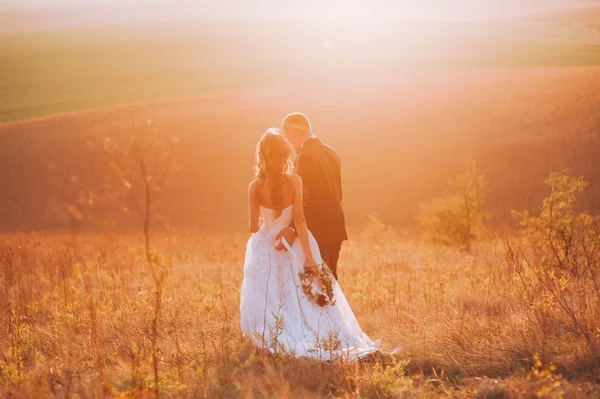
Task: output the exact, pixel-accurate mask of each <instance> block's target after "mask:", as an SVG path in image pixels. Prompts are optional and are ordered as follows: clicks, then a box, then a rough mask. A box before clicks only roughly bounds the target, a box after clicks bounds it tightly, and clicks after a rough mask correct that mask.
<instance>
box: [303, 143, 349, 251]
mask: <svg viewBox="0 0 600 399" xmlns="http://www.w3.org/2000/svg"><path fill="white" fill-rule="evenodd" d="M295 172H296V173H297V174H298V175H299V176H300V177H301V178H302V184H303V187H304V214H305V216H306V223H307V225H308V229H309V230H310V231H311V232H312V234H313V235H314V236H315V239H316V240H317V242H318V243H319V245H320V246H322V245H328V244H330V245H335V244H340V243H341V242H342V241H344V240H347V239H348V235H347V233H346V221H345V218H344V210H343V208H342V173H341V163H340V158H339V157H338V155H337V154H336V153H335V151H334V150H333V148H331V147H329V146H328V145H326V144H324V143H323V142H322V141H321V140H319V139H318V138H310V139H308V140H307V141H305V142H304V145H303V146H302V149H301V150H300V152H299V153H298V155H297V156H296V162H295Z"/></svg>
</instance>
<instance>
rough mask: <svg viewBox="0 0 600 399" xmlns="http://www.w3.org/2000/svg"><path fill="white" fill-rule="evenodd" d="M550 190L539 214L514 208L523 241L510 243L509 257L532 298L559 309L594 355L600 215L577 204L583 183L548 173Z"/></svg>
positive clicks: (599, 303)
mask: <svg viewBox="0 0 600 399" xmlns="http://www.w3.org/2000/svg"><path fill="white" fill-rule="evenodd" d="M546 184H548V186H550V189H551V193H550V195H549V196H548V197H547V198H545V199H544V200H543V202H542V205H541V207H540V213H539V215H537V216H531V215H529V213H527V212H523V213H517V212H515V213H514V214H515V216H516V217H518V218H520V219H521V221H520V225H521V226H522V227H524V229H525V237H526V240H525V244H522V245H519V246H516V247H514V246H513V245H511V243H510V242H508V251H507V260H508V262H509V264H510V265H511V266H512V267H513V269H514V270H515V272H516V273H517V274H518V275H519V277H520V280H521V282H522V284H523V285H524V287H525V289H526V290H527V293H528V295H529V297H530V300H531V301H532V302H545V303H546V304H548V305H547V306H546V308H547V310H548V311H554V310H555V309H556V311H558V312H561V313H562V314H563V315H564V316H566V317H567V318H568V320H569V321H570V324H571V325H572V327H573V329H574V331H576V333H577V334H578V335H579V336H581V337H582V338H584V339H585V341H586V343H587V345H588V348H589V350H590V351H591V352H592V354H593V355H594V356H595V357H597V356H598V354H599V353H598V342H597V340H598V334H597V332H598V331H600V229H599V226H600V218H599V217H598V216H592V215H590V214H589V213H588V212H585V211H581V212H578V211H577V210H576V209H575V202H576V196H577V194H579V193H581V192H583V191H584V190H585V188H586V187H587V185H588V184H587V182H586V181H585V180H584V179H583V178H581V177H580V178H571V177H569V174H568V171H567V170H562V171H561V172H558V173H552V174H551V175H550V177H549V179H548V180H547V181H546Z"/></svg>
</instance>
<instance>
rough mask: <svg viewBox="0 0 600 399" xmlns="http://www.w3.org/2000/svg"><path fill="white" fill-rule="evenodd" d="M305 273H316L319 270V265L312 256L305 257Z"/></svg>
mask: <svg viewBox="0 0 600 399" xmlns="http://www.w3.org/2000/svg"><path fill="white" fill-rule="evenodd" d="M304 271H305V272H306V273H309V274H312V275H317V274H318V272H319V265H318V264H317V262H316V261H315V259H314V258H313V257H310V258H308V259H306V266H305V267H304Z"/></svg>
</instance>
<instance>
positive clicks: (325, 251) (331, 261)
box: [319, 242, 342, 280]
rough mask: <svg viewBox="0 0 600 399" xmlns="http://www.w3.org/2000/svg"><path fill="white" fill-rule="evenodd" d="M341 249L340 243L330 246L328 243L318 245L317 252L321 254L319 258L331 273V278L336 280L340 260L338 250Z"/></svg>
mask: <svg viewBox="0 0 600 399" xmlns="http://www.w3.org/2000/svg"><path fill="white" fill-rule="evenodd" d="M341 249H342V243H341V242H340V243H337V244H330V243H322V244H319V251H320V252H321V258H323V260H324V261H325V263H327V266H329V269H331V272H332V273H333V277H335V279H336V280H337V279H338V275H337V264H338V259H339V258H340V250H341Z"/></svg>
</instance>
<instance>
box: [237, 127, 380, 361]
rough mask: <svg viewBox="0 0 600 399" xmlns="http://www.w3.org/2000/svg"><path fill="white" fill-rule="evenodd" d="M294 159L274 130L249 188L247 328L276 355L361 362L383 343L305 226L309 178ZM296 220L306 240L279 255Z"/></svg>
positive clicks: (243, 308)
mask: <svg viewBox="0 0 600 399" xmlns="http://www.w3.org/2000/svg"><path fill="white" fill-rule="evenodd" d="M291 157H292V153H291V148H290V145H289V144H288V142H287V141H286V139H285V138H284V137H283V136H281V135H280V134H279V133H278V132H277V130H276V129H269V130H268V131H267V132H266V133H265V134H264V135H263V137H262V138H261V139H260V141H259V143H258V145H257V148H256V165H255V172H256V175H255V180H254V181H252V182H251V183H250V186H249V188H248V202H249V218H250V230H251V231H252V233H253V234H252V237H250V239H249V240H248V244H247V248H246V259H245V262H244V281H243V283H242V293H241V304H240V312H241V328H242V331H243V332H244V334H245V335H246V336H247V337H248V338H249V339H250V341H251V342H252V343H253V344H254V345H256V346H257V347H259V348H263V349H267V350H269V351H271V352H273V353H285V354H288V355H291V356H296V357H307V358H311V359H317V360H334V359H345V360H348V361H356V360H359V359H361V358H363V357H365V356H367V355H369V354H371V353H374V352H377V351H378V350H379V346H380V343H379V341H375V342H373V341H371V340H370V339H369V337H368V336H367V335H366V334H365V333H363V332H362V330H361V329H360V326H359V324H358V321H357V320H356V317H355V316H354V313H353V312H352V309H351V308H350V305H349V304H348V301H347V300H346V297H345V296H344V293H343V292H342V290H341V289H340V287H339V285H338V283H337V281H336V280H335V279H333V277H332V276H330V274H329V272H328V270H329V269H328V268H327V267H326V266H324V265H322V263H323V262H322V259H321V255H320V253H319V247H318V245H317V242H316V241H315V239H314V237H313V236H312V234H311V233H310V232H309V231H308V228H307V226H306V220H305V218H304V206H303V194H302V179H301V178H300V176H298V175H296V174H293V173H292V169H293V165H292V160H291V159H292V158H291ZM292 222H294V224H295V227H296V230H297V233H298V237H299V239H298V240H295V242H294V244H293V245H292V246H290V245H289V244H288V243H287V242H283V244H284V245H285V246H286V248H287V249H288V251H284V252H282V251H277V250H276V249H275V247H276V246H277V245H278V244H279V242H278V241H277V240H276V238H275V237H276V236H277V234H278V233H279V232H280V231H281V230H282V229H283V228H284V227H286V226H288V225H289V224H290V223H292ZM283 240H285V239H283ZM328 274H329V278H328ZM323 293H328V294H329V296H330V295H331V294H333V298H329V297H326V296H325V295H324V294H323ZM317 297H320V298H325V299H327V298H329V300H326V301H325V302H324V303H323V301H317V300H315V298H317ZM321 305H323V306H321Z"/></svg>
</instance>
